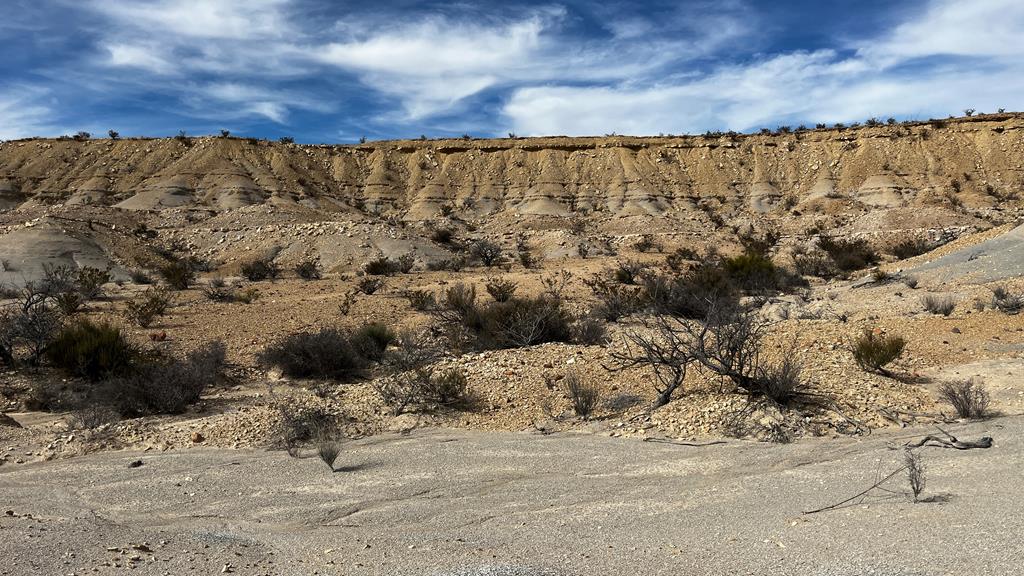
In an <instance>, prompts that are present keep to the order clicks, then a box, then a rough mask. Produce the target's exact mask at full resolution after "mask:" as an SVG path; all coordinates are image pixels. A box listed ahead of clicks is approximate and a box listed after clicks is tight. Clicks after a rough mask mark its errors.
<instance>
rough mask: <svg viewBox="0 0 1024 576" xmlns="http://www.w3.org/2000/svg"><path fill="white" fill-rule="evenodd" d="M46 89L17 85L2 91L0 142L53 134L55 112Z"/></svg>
mask: <svg viewBox="0 0 1024 576" xmlns="http://www.w3.org/2000/svg"><path fill="white" fill-rule="evenodd" d="M46 97H47V92H46V90H44V89H41V88H36V87H33V86H24V85H21V86H19V85H15V86H10V87H8V88H7V89H5V90H3V91H0V140H8V139H13V138H23V137H25V136H32V135H44V134H48V133H53V130H54V124H53V122H52V119H53V111H52V110H51V109H50V107H49V106H47V105H46V104H43V103H42V102H43V101H44V100H45V99H46Z"/></svg>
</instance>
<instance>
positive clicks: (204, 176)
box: [0, 114, 1024, 282]
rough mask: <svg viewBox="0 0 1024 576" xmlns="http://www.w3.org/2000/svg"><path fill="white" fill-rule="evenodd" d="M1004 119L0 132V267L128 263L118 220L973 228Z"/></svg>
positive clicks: (228, 234) (990, 207) (205, 234)
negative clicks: (390, 132) (374, 131)
mask: <svg viewBox="0 0 1024 576" xmlns="http://www.w3.org/2000/svg"><path fill="white" fill-rule="evenodd" d="M1022 128H1024V117H1021V116H1019V115H1012V114H1003V115H985V116H978V117H972V118H961V119H957V120H949V121H932V122H922V123H904V124H894V125H879V126H858V127H853V128H846V129H842V130H837V129H818V130H799V131H794V132H778V133H775V134H757V135H735V134H708V135H705V136H689V137H648V138H636V137H619V136H608V137H603V138H561V137H551V138H519V139H494V140H475V139H473V140H469V139H466V140H409V141H393V142H374V143H367V144H361V145H355V146H326V145H297V144H290V143H279V142H267V141H256V140H246V139H238V138H212V137H205V138H170V139H156V140H139V139H131V140H128V139H125V140H109V139H104V140H87V141H76V140H73V139H59V140H24V141H12V142H4V143H2V144H0V209H4V210H6V212H0V214H2V215H0V225H2V226H3V228H0V233H2V234H3V235H4V236H3V241H4V243H5V245H6V246H7V250H6V254H5V255H4V272H2V273H0V275H2V276H3V278H0V280H3V281H6V282H17V281H18V280H19V278H21V277H31V276H33V275H34V274H36V273H37V271H38V267H37V264H38V263H39V262H42V261H47V260H52V261H55V262H59V261H65V260H67V259H68V254H75V256H74V258H75V261H76V262H78V263H80V264H90V263H91V264H93V265H101V264H103V263H107V264H111V265H115V266H116V265H125V266H135V265H141V264H145V263H146V258H151V256H147V254H148V252H147V249H146V246H145V244H146V242H141V243H140V242H137V240H138V238H140V236H139V235H137V234H136V235H134V236H133V235H132V234H131V232H132V231H133V230H137V229H138V228H139V227H140V226H141V225H146V226H148V227H149V228H151V229H155V230H158V231H160V239H159V241H160V242H165V243H167V242H176V243H182V244H183V245H184V246H186V247H187V248H188V249H190V250H192V251H197V252H200V253H202V256H204V257H207V258H213V259H220V260H222V261H223V262H230V261H232V260H234V259H236V258H237V257H238V255H239V253H240V252H241V253H244V252H246V251H249V250H254V249H256V250H277V251H284V253H283V255H282V256H283V257H284V258H285V259H286V260H287V259H289V258H292V259H294V258H299V257H302V256H304V255H308V254H314V255H316V256H318V257H319V258H320V259H321V261H322V262H323V264H324V265H325V267H327V268H329V269H345V268H349V269H351V268H354V267H355V266H356V265H357V264H358V263H359V262H361V261H362V259H365V257H367V255H369V254H372V253H374V252H377V251H382V252H384V253H386V254H394V253H399V252H403V251H408V250H414V251H416V252H417V253H418V257H419V258H420V259H421V260H422V261H429V260H432V259H438V258H445V257H448V256H450V254H448V253H446V251H445V250H444V249H443V247H441V248H439V247H437V246H435V245H433V244H431V243H429V242H424V241H423V236H425V235H427V234H428V232H424V230H423V228H424V226H425V225H427V226H429V225H430V223H431V221H432V220H434V219H437V218H441V217H442V216H454V217H456V218H458V219H459V221H460V222H468V223H471V224H472V225H473V226H474V227H479V228H480V229H481V231H482V232H484V233H508V232H521V231H530V230H533V231H535V232H536V233H537V234H540V235H541V236H543V238H538V240H539V241H540V242H541V243H543V244H544V245H545V249H546V251H547V252H549V253H550V255H554V256H565V255H570V253H571V252H574V251H575V250H576V246H575V243H574V242H570V240H571V239H566V238H564V237H562V236H560V235H559V232H558V230H566V229H568V228H569V224H570V223H571V222H572V221H575V220H582V221H583V222H584V223H585V224H587V225H588V226H590V229H591V230H592V231H593V232H594V233H598V234H604V235H607V236H609V237H610V239H609V241H612V242H614V241H615V238H616V237H619V236H623V235H625V236H628V235H631V234H637V233H642V232H654V233H665V234H669V235H672V236H673V237H674V238H676V239H677V240H678V241H679V242H681V243H686V242H691V241H693V240H695V239H696V240H699V241H703V240H705V239H708V238H715V237H721V239H724V240H731V239H734V238H735V237H734V236H731V234H730V233H728V231H729V229H730V227H731V228H742V227H745V226H746V227H749V226H750V225H752V224H756V223H757V222H759V221H769V222H773V223H775V225H777V226H779V227H780V228H781V229H782V231H783V232H784V233H785V234H787V235H804V234H807V233H808V232H809V233H811V234H813V233H816V232H829V233H857V234H875V235H879V236H881V237H883V238H884V237H885V236H886V235H885V233H886V232H888V231H892V230H899V231H909V232H914V233H919V234H928V233H930V234H932V235H936V234H941V232H937V231H936V229H939V228H951V227H958V226H960V227H970V228H972V229H977V228H986V227H989V226H990V225H991V223H996V224H998V223H1002V222H1006V221H1012V219H1013V217H1014V215H1015V214H1017V213H1019V211H1020V209H1021V208H1022V207H1024V200H1022V196H1021V190H1022V187H1024V171H1022V160H1021V158H1022V151H1024V136H1022V130H1021V129H1022ZM109 208H114V210H110V209H109ZM89 221H92V222H94V224H92V225H90V226H83V224H84V223H87V222H89ZM397 224H402V225H403V227H404V225H405V224H409V225H410V226H409V228H408V229H398V228H397V227H396V226H395V225H397ZM576 225H577V226H579V225H580V224H579V223H577V224H576ZM417 230H419V233H417ZM947 233H948V231H947ZM506 240H508V238H506ZM140 244H141V245H140ZM19 266H20V268H19ZM11 268H13V269H14V270H12V269H11Z"/></svg>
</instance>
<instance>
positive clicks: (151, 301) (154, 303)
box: [124, 288, 171, 328]
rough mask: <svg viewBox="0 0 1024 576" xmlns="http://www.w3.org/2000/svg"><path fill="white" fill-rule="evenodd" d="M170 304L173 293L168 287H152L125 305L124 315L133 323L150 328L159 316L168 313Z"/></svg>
mask: <svg viewBox="0 0 1024 576" xmlns="http://www.w3.org/2000/svg"><path fill="white" fill-rule="evenodd" d="M170 304H171V294H170V292H169V291H168V290H167V289H166V288H150V289H149V290H146V292H145V293H144V294H143V295H142V296H140V297H139V298H136V299H134V300H130V301H129V302H128V303H127V304H126V305H125V309H124V317H125V318H126V319H128V320H129V321H130V322H132V323H133V324H136V325H138V326H140V327H142V328H148V327H149V326H150V325H151V324H152V323H153V320H155V319H156V317H157V316H163V315H164V314H166V313H167V308H168V307H169V306H170Z"/></svg>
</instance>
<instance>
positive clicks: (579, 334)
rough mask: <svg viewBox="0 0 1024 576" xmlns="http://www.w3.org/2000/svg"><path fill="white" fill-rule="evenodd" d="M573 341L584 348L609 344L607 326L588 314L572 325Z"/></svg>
mask: <svg viewBox="0 0 1024 576" xmlns="http://www.w3.org/2000/svg"><path fill="white" fill-rule="evenodd" d="M572 330H573V341H574V342H576V343H577V344H583V345H584V346H601V345H604V344H607V343H608V342H609V338H608V326H607V325H606V324H605V323H604V322H603V321H602V320H601V319H600V318H598V317H597V316H596V315H594V314H588V315H586V316H583V317H581V318H578V319H577V320H576V322H575V323H574V324H573V327H572Z"/></svg>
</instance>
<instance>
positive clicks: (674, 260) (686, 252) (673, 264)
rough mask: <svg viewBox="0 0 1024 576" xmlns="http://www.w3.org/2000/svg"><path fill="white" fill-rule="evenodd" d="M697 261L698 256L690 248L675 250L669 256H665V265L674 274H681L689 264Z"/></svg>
mask: <svg viewBox="0 0 1024 576" xmlns="http://www.w3.org/2000/svg"><path fill="white" fill-rule="evenodd" d="M699 260H700V255H699V254H697V253H696V252H694V251H693V250H692V249H690V248H676V249H675V250H674V251H672V253H671V254H669V255H668V256H665V264H667V265H668V267H669V268H671V269H672V270H673V271H675V272H683V271H685V270H686V269H687V268H688V267H689V265H690V263H691V262H697V261H699Z"/></svg>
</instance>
